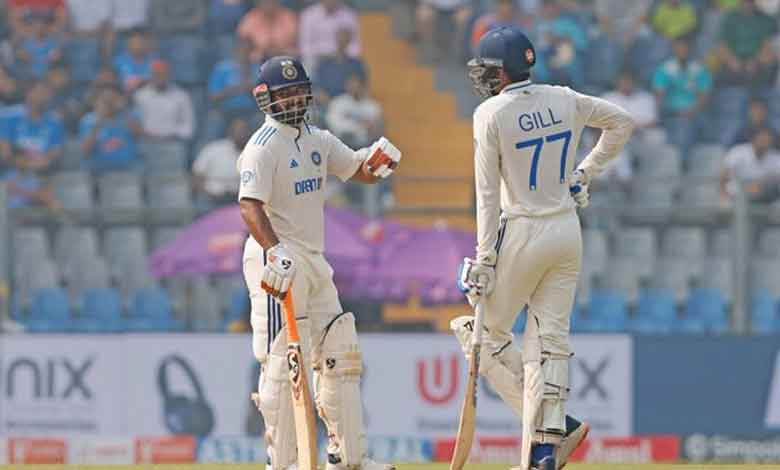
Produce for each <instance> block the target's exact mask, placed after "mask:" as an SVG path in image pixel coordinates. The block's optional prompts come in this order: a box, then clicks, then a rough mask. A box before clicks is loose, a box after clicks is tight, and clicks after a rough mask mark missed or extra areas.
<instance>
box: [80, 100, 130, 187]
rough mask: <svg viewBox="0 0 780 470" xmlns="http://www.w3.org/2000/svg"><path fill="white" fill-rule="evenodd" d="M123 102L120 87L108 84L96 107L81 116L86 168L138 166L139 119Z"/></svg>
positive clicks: (118, 168) (81, 136) (81, 137)
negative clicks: (136, 131)
mask: <svg viewBox="0 0 780 470" xmlns="http://www.w3.org/2000/svg"><path fill="white" fill-rule="evenodd" d="M122 105H123V99H122V95H121V92H120V91H119V89H118V88H112V87H105V88H103V89H102V90H101V92H100V94H99V95H98V98H97V102H96V103H95V110H94V111H93V112H91V113H89V114H87V115H86V116H84V117H83V118H82V119H81V124H80V126H79V138H80V139H81V148H82V150H83V151H84V155H85V160H84V166H85V167H86V168H88V169H90V170H92V171H96V172H100V171H112V170H131V169H134V168H137V167H138V165H139V160H138V158H137V155H136V145H135V135H134V129H138V123H137V122H134V118H133V117H132V116H129V115H128V113H127V112H123V107H122Z"/></svg>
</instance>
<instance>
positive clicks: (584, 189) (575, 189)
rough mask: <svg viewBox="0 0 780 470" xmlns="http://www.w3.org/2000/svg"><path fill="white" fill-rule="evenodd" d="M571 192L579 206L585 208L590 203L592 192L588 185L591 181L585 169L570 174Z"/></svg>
mask: <svg viewBox="0 0 780 470" xmlns="http://www.w3.org/2000/svg"><path fill="white" fill-rule="evenodd" d="M568 182H569V193H571V197H573V198H574V202H576V203H577V207H579V208H580V209H584V208H586V207H588V204H589V203H590V192H589V191H588V186H589V185H590V181H589V178H588V175H587V174H585V172H584V171H583V170H574V171H573V172H572V173H571V174H570V175H569V181H568Z"/></svg>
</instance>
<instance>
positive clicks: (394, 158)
mask: <svg viewBox="0 0 780 470" xmlns="http://www.w3.org/2000/svg"><path fill="white" fill-rule="evenodd" d="M368 153H369V157H368V158H367V159H366V166H367V167H368V171H369V172H370V173H371V174H372V175H374V176H376V177H377V178H387V177H388V176H390V175H391V174H393V172H394V171H395V169H396V167H397V166H398V163H399V162H400V161H401V151H400V150H398V148H397V147H396V146H395V145H393V144H392V143H391V142H390V141H389V140H387V138H385V137H382V138H381V139H379V140H377V141H376V142H374V144H373V145H372V146H371V148H370V149H369V151H368Z"/></svg>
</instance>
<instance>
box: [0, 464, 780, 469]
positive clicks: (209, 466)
mask: <svg viewBox="0 0 780 470" xmlns="http://www.w3.org/2000/svg"><path fill="white" fill-rule="evenodd" d="M397 468H398V470H448V469H449V465H448V464H398V465H397ZM508 468H509V465H499V464H491V465H487V464H485V465H477V464H475V465H466V466H465V467H464V470H508ZM71 469H72V470H76V469H79V470H113V469H116V470H261V469H264V465H257V464H192V465H0V470H71ZM697 469H701V470H716V469H719V470H746V469H751V470H753V469H756V470H780V464H775V465H752V464H751V465H748V464H744V465H722V464H709V465H701V464H688V465H685V464H625V465H615V464H569V465H567V466H566V470H697Z"/></svg>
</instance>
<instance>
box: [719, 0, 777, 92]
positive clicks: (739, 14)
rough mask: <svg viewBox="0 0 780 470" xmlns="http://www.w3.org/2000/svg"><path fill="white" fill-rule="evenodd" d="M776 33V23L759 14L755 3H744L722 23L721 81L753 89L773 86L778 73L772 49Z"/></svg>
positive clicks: (751, 0)
mask: <svg viewBox="0 0 780 470" xmlns="http://www.w3.org/2000/svg"><path fill="white" fill-rule="evenodd" d="M776 31H777V27H776V21H775V20H774V19H772V18H771V17H770V16H767V15H766V14H764V13H762V12H761V11H759V10H758V9H757V8H756V2H755V0H743V1H742V5H741V7H740V8H738V9H736V10H733V11H731V12H730V13H728V14H727V15H726V16H725V17H724V18H723V22H722V23H721V28H720V47H719V49H718V59H719V61H720V63H721V67H720V70H719V71H718V81H719V82H720V83H722V84H724V85H735V86H744V85H745V84H749V85H750V86H752V87H753V88H761V87H766V86H768V85H770V84H771V83H772V82H773V80H774V79H775V74H776V72H777V60H776V58H775V54H774V51H773V49H772V38H773V37H774V35H775V33H776Z"/></svg>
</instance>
